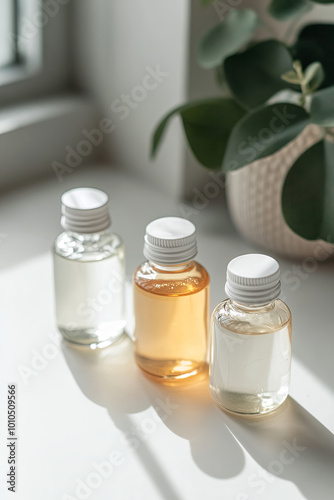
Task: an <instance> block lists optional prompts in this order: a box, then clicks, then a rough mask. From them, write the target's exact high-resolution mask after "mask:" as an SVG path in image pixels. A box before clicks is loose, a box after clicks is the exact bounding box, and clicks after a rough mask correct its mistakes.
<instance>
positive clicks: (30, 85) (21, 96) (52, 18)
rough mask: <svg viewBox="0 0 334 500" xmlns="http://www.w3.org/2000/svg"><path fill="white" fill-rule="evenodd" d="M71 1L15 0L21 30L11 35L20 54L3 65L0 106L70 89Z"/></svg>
mask: <svg viewBox="0 0 334 500" xmlns="http://www.w3.org/2000/svg"><path fill="white" fill-rule="evenodd" d="M70 1H71V0H13V2H15V4H16V5H17V8H18V11H19V12H18V16H19V19H18V20H17V22H16V23H17V25H18V24H20V32H18V34H14V32H9V33H8V36H11V37H12V39H13V40H14V37H15V43H16V44H18V45H19V47H18V49H19V50H18V54H19V55H20V57H18V58H17V62H16V64H15V65H12V66H8V67H3V68H0V108H3V107H6V106H8V105H12V104H14V105H16V104H19V103H21V102H24V101H28V100H31V99H34V98H39V97H43V98H45V97H46V96H47V95H48V94H49V95H52V94H54V93H59V92H61V91H64V90H66V89H67V88H68V86H69V81H70V75H69V67H70V64H69V62H70V57H71V54H70V53H69V51H68V50H67V48H68V46H69V44H68V40H69V37H70V33H69V29H68V28H69V16H70ZM51 7H52V8H53V9H54V10H53V11H52V9H51ZM52 13H53V14H52ZM51 14H52V15H51ZM29 30H30V31H29Z"/></svg>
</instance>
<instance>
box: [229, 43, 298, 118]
mask: <svg viewBox="0 0 334 500" xmlns="http://www.w3.org/2000/svg"><path fill="white" fill-rule="evenodd" d="M291 69H292V58H291V55H290V52H289V51H288V49H287V48H286V47H285V45H283V44H282V43H281V42H278V41H276V40H267V41H265V42H261V43H258V44H256V45H254V46H253V47H251V48H250V49H248V50H245V51H244V52H242V53H241V54H236V55H233V56H230V57H228V58H227V59H226V60H225V63H224V70H225V75H226V79H227V82H228V84H229V86H230V89H231V91H232V92H233V94H234V96H235V98H236V99H237V100H238V102H240V103H241V104H242V105H244V106H246V107H248V108H253V107H256V106H259V105H260V104H262V103H264V102H265V101H267V100H268V99H269V98H270V97H271V96H272V95H273V94H276V92H279V91H280V90H283V89H286V88H293V89H295V86H294V85H291V84H287V83H285V82H284V81H283V80H282V78H281V75H282V73H285V72H287V71H289V70H291Z"/></svg>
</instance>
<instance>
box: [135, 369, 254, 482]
mask: <svg viewBox="0 0 334 500" xmlns="http://www.w3.org/2000/svg"><path fill="white" fill-rule="evenodd" d="M143 383H144V386H145V389H146V392H147V394H148V395H149V397H150V398H151V401H152V404H154V401H157V400H158V399H163V400H165V401H169V402H170V403H171V404H170V412H169V415H168V418H166V419H164V420H163V422H164V424H165V425H166V426H167V427H168V428H169V429H170V430H171V431H172V432H173V433H174V434H177V435H179V436H180V437H182V438H183V439H187V440H188V441H189V444H190V447H191V453H192V457H193V460H194V462H195V463H196V464H197V466H198V467H199V468H200V469H201V470H202V471H203V472H205V473H206V474H207V475H209V476H212V477H215V478H217V479H228V478H231V477H234V476H237V475H238V474H239V473H240V472H241V471H242V469H243V468H244V465H245V458H244V453H243V451H242V448H241V446H240V445H239V444H238V442H237V441H236V439H235V438H234V436H233V435H232V433H231V432H230V430H229V429H228V428H227V426H226V425H222V421H221V416H220V412H219V411H217V408H216V406H215V404H214V403H213V400H212V397H211V395H210V390H209V382H208V374H206V376H205V377H203V376H202V377H201V378H200V379H199V381H198V382H197V383H196V382H195V383H192V384H190V383H185V384H184V385H181V386H168V385H160V384H157V383H156V382H153V381H151V379H150V378H146V377H145V379H144V380H143Z"/></svg>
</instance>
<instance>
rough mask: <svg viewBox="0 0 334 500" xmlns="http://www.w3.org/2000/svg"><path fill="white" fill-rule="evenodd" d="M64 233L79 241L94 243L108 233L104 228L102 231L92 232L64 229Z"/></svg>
mask: <svg viewBox="0 0 334 500" xmlns="http://www.w3.org/2000/svg"><path fill="white" fill-rule="evenodd" d="M65 232H66V234H67V235H68V236H69V237H70V238H72V239H73V240H76V241H78V242H80V243H96V242H98V241H100V240H101V239H103V238H104V236H106V235H107V234H109V232H110V231H109V229H105V230H104V231H98V232H94V233H78V232H76V231H65Z"/></svg>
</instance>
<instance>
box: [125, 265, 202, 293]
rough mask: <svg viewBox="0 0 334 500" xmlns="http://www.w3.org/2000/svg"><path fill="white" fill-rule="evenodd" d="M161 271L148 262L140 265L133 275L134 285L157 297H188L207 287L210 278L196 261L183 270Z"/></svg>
mask: <svg viewBox="0 0 334 500" xmlns="http://www.w3.org/2000/svg"><path fill="white" fill-rule="evenodd" d="M173 267H174V266H170V268H171V270H163V269H160V268H156V267H155V266H154V265H152V264H151V263H150V262H144V263H143V264H141V265H140V266H139V267H138V268H137V269H136V271H135V273H134V278H133V280H134V284H135V285H137V286H138V287H139V288H141V289H143V290H145V291H147V292H152V293H154V294H157V295H168V296H171V295H175V296H176V295H189V294H191V293H197V292H200V291H201V290H203V289H204V288H206V287H208V286H209V283H210V278H209V274H208V272H207V271H206V269H205V268H204V267H203V266H202V265H201V264H199V263H198V262H197V261H192V262H191V263H190V265H189V266H187V267H185V268H183V269H176V268H175V269H174V270H173Z"/></svg>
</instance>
